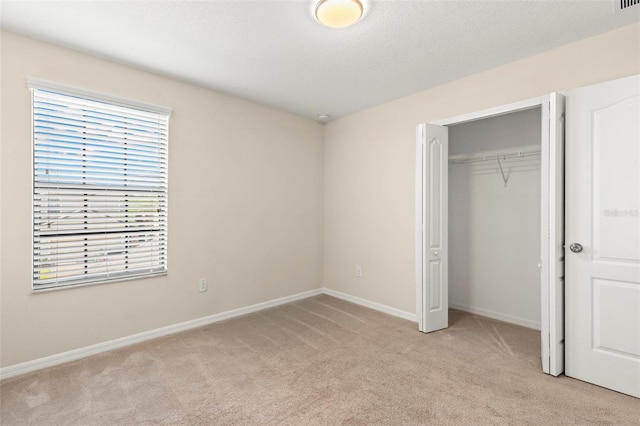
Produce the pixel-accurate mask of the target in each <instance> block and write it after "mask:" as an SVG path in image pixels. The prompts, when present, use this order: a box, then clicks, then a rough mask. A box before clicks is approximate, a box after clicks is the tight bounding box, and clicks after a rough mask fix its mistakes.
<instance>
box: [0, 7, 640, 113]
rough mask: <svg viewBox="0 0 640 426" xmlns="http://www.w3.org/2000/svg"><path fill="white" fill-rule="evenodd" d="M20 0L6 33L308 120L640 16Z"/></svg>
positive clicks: (7, 15)
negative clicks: (333, 20)
mask: <svg viewBox="0 0 640 426" xmlns="http://www.w3.org/2000/svg"><path fill="white" fill-rule="evenodd" d="M312 3H313V0H308V1H306V0H289V1H282V0H281V1H274V0H271V1H270V0H262V1H259V0H255V1H242V0H236V1H220V0H217V1H214V0H210V1H179V0H174V1H169V0H165V1H135V0H130V1H10V0H2V2H1V3H0V7H1V9H0V15H1V21H0V22H1V25H2V28H3V29H6V30H9V31H14V32H17V33H22V34H27V35H29V36H32V37H35V38H38V39H43V40H46V41H49V42H52V43H55V44H60V45H63V46H67V47H70V48H73V49H77V50H80V51H83V52H88V53H91V54H94V55H97V56H101V57H105V58H109V59H112V60H114V61H117V62H121V63H125V64H129V65H133V66H136V67H139V68H142V69H145V70H149V71H153V72H156V73H160V74H163V75H168V76H172V77H175V78H178V79H182V80H186V81H189V82H193V83H196V84H199V85H202V86H206V87H210V88H213V89H216V90H219V91H222V92H225V93H229V94H233V95H236V96H239V97H242V98H246V99H251V100H254V101H258V102H261V103H264V104H268V105H272V106H275V107H278V108H281V109H284V110H286V111H290V112H293V113H296V114H300V115H303V116H308V117H313V118H315V117H317V115H318V114H329V115H331V116H332V117H339V116H342V115H345V114H348V113H351V112H354V111H358V110H361V109H364V108H367V107H370V106H373V105H377V104H380V103H383V102H386V101H389V100H392V99H395V98H399V97H402V96H405V95H408V94H411V93H415V92H418V91H421V90H424V89H427V88H429V87H433V86H435V85H438V84H442V83H444V82H448V81H452V80H455V79H458V78H461V77H464V76H467V75H471V74H474V73H477V72H480V71H483V70H486V69H489V68H493V67H496V66H499V65H501V64H504V63H508V62H511V61H514V60H517V59H519V58H523V57H526V56H530V55H532V54H535V53H538V52H542V51H545V50H548V49H551V48H554V47H557V46H561V45H564V44H567V43H570V42H573V41H576V40H579V39H581V38H585V37H588V36H591V35H595V34H599V33H602V32H605V31H609V30H612V29H614V28H617V27H621V26H623V25H626V24H630V23H633V22H637V21H639V20H640V6H634V7H632V8H630V9H627V10H625V11H617V10H616V5H617V4H619V0H595V1H594V0H590V1H587V0H578V1H571V0H567V1H565V0H553V1H552V0H547V1H540V0H538V1H532V0H529V1H517V0H511V1H453V0H449V1H426V0H423V1H418V0H416V1H401V0H388V1H375V0H369V1H365V2H364V3H365V9H366V11H365V16H364V18H363V19H362V20H361V21H360V22H358V23H357V24H356V25H354V26H352V27H350V28H347V29H338V30H335V29H329V28H325V27H323V26H321V25H320V24H319V23H317V22H316V21H315V19H314V18H313V14H312V9H313V4H312Z"/></svg>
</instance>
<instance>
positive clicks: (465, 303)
mask: <svg viewBox="0 0 640 426" xmlns="http://www.w3.org/2000/svg"><path fill="white" fill-rule="evenodd" d="M541 131H542V125H541V109H540V107H536V108H532V109H528V110H524V111H518V112H514V113H509V114H504V115H500V116H495V117H490V118H486V119H481V120H476V121H472V122H468V123H463V124H457V125H452V126H449V271H448V272H449V306H450V307H451V308H454V309H460V310H464V311H468V312H473V313H477V314H479V315H484V316H488V317H492V318H496V319H499V320H502V321H507V322H511V323H514V324H519V325H523V326H526V327H530V328H536V329H540V271H539V269H538V263H539V262H540V215H541V200H540V196H541V194H540V192H541V188H540V186H541V168H540V165H541V151H540V150H541Z"/></svg>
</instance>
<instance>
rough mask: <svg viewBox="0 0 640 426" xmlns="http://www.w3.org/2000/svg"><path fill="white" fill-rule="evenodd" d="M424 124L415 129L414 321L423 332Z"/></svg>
mask: <svg viewBox="0 0 640 426" xmlns="http://www.w3.org/2000/svg"><path fill="white" fill-rule="evenodd" d="M425 127H426V125H425V124H419V125H418V127H417V128H416V185H415V187H416V259H417V260H416V320H417V322H418V330H420V331H424V316H423V311H424V310H423V309H422V305H424V297H423V295H422V294H423V293H422V292H423V290H424V274H423V271H424V264H423V263H422V261H421V259H422V256H423V255H424V250H423V247H424V227H423V225H422V222H423V220H424V201H425V199H424V198H425V197H424V188H423V182H424V175H425V167H424V135H425Z"/></svg>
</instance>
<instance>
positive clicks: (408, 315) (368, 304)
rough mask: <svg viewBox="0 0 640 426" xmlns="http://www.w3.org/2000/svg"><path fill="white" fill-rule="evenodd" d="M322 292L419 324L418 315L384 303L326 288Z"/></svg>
mask: <svg viewBox="0 0 640 426" xmlns="http://www.w3.org/2000/svg"><path fill="white" fill-rule="evenodd" d="M322 292H323V293H324V294H326V295H329V296H333V297H336V298H338V299H342V300H346V301H347V302H351V303H355V304H356V305H361V306H365V307H367V308H370V309H374V310H376V311H380V312H384V313H385V314H389V315H393V316H394V317H399V318H402V319H406V320H407V321H412V322H416V323H417V322H418V320H417V317H416V314H412V313H411V312H407V311H402V310H400V309H396V308H392V307H391V306H387V305H383V304H382V303H377V302H372V301H370V300H367V299H362V298H360V297H356V296H352V295H350V294H347V293H342V292H340V291H336V290H331V289H330V288H326V287H324V288H323V289H322Z"/></svg>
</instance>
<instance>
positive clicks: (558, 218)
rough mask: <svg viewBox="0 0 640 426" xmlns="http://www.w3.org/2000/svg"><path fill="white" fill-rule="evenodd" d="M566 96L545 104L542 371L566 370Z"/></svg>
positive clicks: (541, 250) (541, 194)
mask: <svg viewBox="0 0 640 426" xmlns="http://www.w3.org/2000/svg"><path fill="white" fill-rule="evenodd" d="M564 105H565V100H564V96H562V95H559V94H557V93H552V94H551V95H549V101H548V104H547V105H544V104H543V105H542V109H543V110H542V159H541V170H542V179H541V184H542V187H541V193H540V201H541V208H542V211H541V215H540V217H541V222H542V223H541V232H540V252H541V253H540V257H541V262H540V269H541V271H540V289H541V298H542V299H541V302H542V303H541V310H542V312H541V317H540V319H541V321H540V337H541V344H542V370H543V371H544V372H545V373H548V374H551V375H553V376H557V375H559V374H561V373H562V372H563V371H564V117H565V114H564V109H565V108H564Z"/></svg>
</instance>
